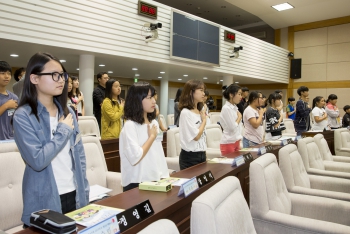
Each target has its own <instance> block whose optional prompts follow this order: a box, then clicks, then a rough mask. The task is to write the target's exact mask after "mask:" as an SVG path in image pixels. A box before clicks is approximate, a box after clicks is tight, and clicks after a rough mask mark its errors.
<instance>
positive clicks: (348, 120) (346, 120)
mask: <svg viewBox="0 0 350 234" xmlns="http://www.w3.org/2000/svg"><path fill="white" fill-rule="evenodd" d="M343 110H344V111H345V115H344V116H343V121H342V122H343V127H344V128H347V127H349V126H350V106H349V105H346V106H344V108H343Z"/></svg>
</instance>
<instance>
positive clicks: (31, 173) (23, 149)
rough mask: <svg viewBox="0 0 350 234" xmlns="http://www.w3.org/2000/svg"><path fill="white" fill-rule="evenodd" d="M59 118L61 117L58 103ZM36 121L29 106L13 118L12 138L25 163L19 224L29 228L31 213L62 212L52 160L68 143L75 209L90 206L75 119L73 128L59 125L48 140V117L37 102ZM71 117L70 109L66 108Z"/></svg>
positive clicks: (19, 110) (61, 112) (22, 108)
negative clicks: (40, 211) (74, 192)
mask: <svg viewBox="0 0 350 234" xmlns="http://www.w3.org/2000/svg"><path fill="white" fill-rule="evenodd" d="M55 103H56V105H57V106H58V108H59V116H62V115H63V111H62V108H61V106H60V104H59V103H58V102H57V101H56V100H55ZM37 108H38V117H39V120H40V121H38V120H37V119H36V117H35V115H34V114H31V111H32V110H31V108H30V106H29V105H24V106H22V107H20V108H18V109H17V110H16V112H15V114H14V117H13V127H14V139H15V142H16V144H17V146H18V149H19V151H20V153H21V155H22V158H23V160H24V161H25V163H26V167H25V171H24V176H23V184H22V195H23V206H24V207H23V214H22V221H23V222H24V223H25V224H26V225H29V219H30V215H31V213H32V212H35V211H38V210H41V209H51V210H54V211H57V212H62V210H61V200H60V196H59V194H58V189H57V185H56V181H55V177H54V174H53V169H52V165H51V161H52V160H53V159H54V158H55V157H56V156H57V154H58V153H59V152H60V151H61V150H62V148H63V147H64V146H65V145H66V143H67V141H68V140H69V141H70V144H71V148H70V155H71V158H72V165H73V174H74V183H75V187H76V198H75V200H76V209H78V208H81V207H83V206H86V205H87V204H88V203H89V189H90V188H89V183H88V181H87V178H86V159H85V152H84V148H83V143H82V140H81V137H80V134H79V129H78V123H77V121H76V119H75V118H73V121H74V129H71V128H70V127H69V126H68V125H66V124H63V123H58V125H57V129H56V132H55V135H54V137H53V138H52V139H51V132H50V131H51V130H50V115H49V112H48V111H47V109H46V108H45V107H44V106H43V105H42V104H41V103H40V102H39V101H38V107H37ZM69 111H70V112H71V114H72V115H73V116H74V113H73V111H72V110H70V109H69Z"/></svg>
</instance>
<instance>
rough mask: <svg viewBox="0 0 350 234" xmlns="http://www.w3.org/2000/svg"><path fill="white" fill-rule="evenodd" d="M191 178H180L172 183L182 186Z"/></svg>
mask: <svg viewBox="0 0 350 234" xmlns="http://www.w3.org/2000/svg"><path fill="white" fill-rule="evenodd" d="M189 180H190V179H186V178H180V179H179V180H178V181H176V182H174V183H172V186H181V185H182V184H184V183H186V182H187V181H189Z"/></svg>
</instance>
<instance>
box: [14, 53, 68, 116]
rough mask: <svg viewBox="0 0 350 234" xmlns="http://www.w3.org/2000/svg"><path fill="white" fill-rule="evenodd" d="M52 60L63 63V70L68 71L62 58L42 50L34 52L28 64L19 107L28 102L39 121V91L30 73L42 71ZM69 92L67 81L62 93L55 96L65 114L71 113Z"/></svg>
mask: <svg viewBox="0 0 350 234" xmlns="http://www.w3.org/2000/svg"><path fill="white" fill-rule="evenodd" d="M51 60H54V61H56V62H58V63H59V64H60V65H61V67H62V70H63V71H64V72H66V69H65V68H64V66H63V65H62V63H61V62H60V60H59V59H58V58H56V57H54V56H53V55H51V54H49V53H42V52H38V53H36V54H34V55H33V56H32V57H31V58H30V60H29V62H28V65H27V69H26V74H25V80H24V83H23V91H22V97H21V100H20V102H19V105H18V108H19V107H21V106H24V105H26V104H28V105H29V106H30V108H31V109H32V112H31V114H33V115H35V117H36V118H37V120H38V121H39V117H38V92H37V90H36V87H35V85H34V84H33V83H32V82H31V81H30V75H31V74H37V73H40V72H42V71H43V70H44V67H45V65H46V64H47V63H48V62H50V61H51ZM67 92H68V82H65V83H64V88H63V91H62V94H61V95H58V96H55V97H54V98H55V99H56V100H57V101H58V103H59V104H60V105H61V108H62V110H63V113H64V115H65V116H67V115H68V113H69V111H68V108H67Z"/></svg>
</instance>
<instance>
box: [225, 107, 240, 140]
mask: <svg viewBox="0 0 350 234" xmlns="http://www.w3.org/2000/svg"><path fill="white" fill-rule="evenodd" d="M237 112H238V107H237V106H236V105H232V104H231V103H230V102H228V101H227V102H226V103H225V105H224V106H223V107H222V109H221V113H220V125H221V127H222V128H223V129H224V131H223V133H222V135H221V141H220V144H230V143H235V142H236V141H239V140H241V139H242V135H241V132H240V127H239V125H238V124H237V122H236V120H237V118H238V115H237Z"/></svg>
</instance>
